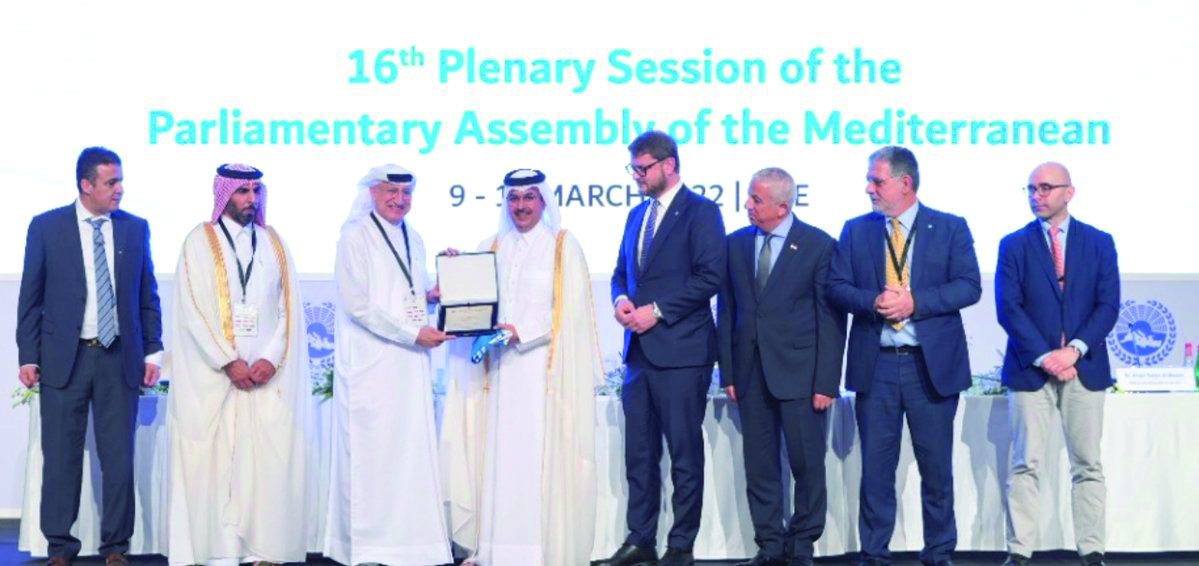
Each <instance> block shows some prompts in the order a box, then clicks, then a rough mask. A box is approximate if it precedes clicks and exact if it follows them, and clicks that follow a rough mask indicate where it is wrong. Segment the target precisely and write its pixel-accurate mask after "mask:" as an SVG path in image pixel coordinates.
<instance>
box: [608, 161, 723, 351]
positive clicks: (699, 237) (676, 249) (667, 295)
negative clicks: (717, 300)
mask: <svg viewBox="0 0 1199 566" xmlns="http://www.w3.org/2000/svg"><path fill="white" fill-rule="evenodd" d="M650 202H651V201H650V199H645V200H643V201H642V202H641V204H639V205H637V206H635V207H633V210H631V211H629V216H628V219H627V220H626V222H625V229H624V238H623V239H622V240H621V242H620V250H619V252H618V253H617V256H616V269H614V270H613V271H612V300H616V298H617V297H619V296H621V295H625V296H627V297H628V298H629V300H630V301H632V302H633V304H634V305H636V306H638V307H640V306H643V305H648V304H651V303H657V304H658V309H659V310H661V311H662V319H661V320H659V321H658V323H657V324H656V325H654V327H653V328H651V329H649V331H647V332H646V333H644V334H642V335H640V336H639V338H638V341H639V342H638V343H639V345H640V347H641V349H642V351H643V352H644V353H645V357H646V358H648V359H649V361H650V362H651V363H653V364H654V365H656V366H659V367H665V368H674V367H691V366H702V365H711V364H712V363H714V362H715V361H716V325H715V324H714V323H713V322H712V308H711V300H712V296H713V295H715V294H716V292H717V291H718V290H719V289H720V281H721V272H722V271H723V268H724V221H723V220H721V218H720V209H719V208H717V207H716V203H714V202H712V201H710V200H708V199H706V198H704V197H702V196H700V195H698V194H695V193H694V192H692V191H691V190H690V189H688V188H687V186H686V185H683V186H682V187H681V188H680V189H679V192H678V194H676V195H675V197H674V200H673V201H671V203H670V208H668V209H666V210H665V211H662V212H661V216H660V217H659V218H658V221H657V228H656V230H655V231H654V239H653V242H651V244H650V249H649V257H648V260H647V261H646V264H645V265H644V266H640V267H639V266H638V265H637V241H638V240H639V239H640V238H641V224H642V222H643V221H644V218H645V215H646V213H647V211H648V210H649V206H650ZM631 337H632V332H631V331H629V330H625V333H624V357H625V361H626V362H627V361H628V354H629V340H630V338H631Z"/></svg>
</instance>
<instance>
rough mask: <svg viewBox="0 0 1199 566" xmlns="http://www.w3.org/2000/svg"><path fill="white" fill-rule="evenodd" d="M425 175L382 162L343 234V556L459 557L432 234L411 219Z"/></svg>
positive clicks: (338, 455) (336, 443)
mask: <svg viewBox="0 0 1199 566" xmlns="http://www.w3.org/2000/svg"><path fill="white" fill-rule="evenodd" d="M415 186H416V179H415V177H413V175H412V173H410V172H409V171H407V170H406V169H404V168H402V167H400V166H398V165H383V166H380V167H375V168H374V169H371V170H370V172H369V173H367V175H366V177H364V178H363V179H362V180H361V181H359V183H358V198H357V200H356V201H355V202H354V205H353V207H352V208H351V210H350V216H349V219H347V220H346V222H345V224H344V225H343V226H342V229H341V239H340V240H339V241H338V243H337V260H336V264H335V266H334V275H335V277H336V279H337V296H338V309H337V330H336V334H335V335H336V336H337V340H336V346H335V355H336V357H335V360H334V381H333V404H334V405H333V413H334V417H333V477H332V479H331V482H330V488H329V489H330V491H329V518H328V527H327V536H326V539H325V552H324V554H325V556H327V557H329V558H332V559H333V560H336V561H338V562H340V563H342V564H365V563H382V564H387V565H388V566H404V565H409V564H411V565H422V566H427V565H430V564H445V563H449V562H452V560H451V558H450V546H449V541H448V538H447V536H446V531H445V520H444V518H443V507H442V498H441V490H440V486H439V484H438V471H437V430H436V425H435V421H434V415H433V378H432V368H431V361H430V358H429V349H431V348H434V347H436V346H438V345H439V344H441V343H442V342H444V341H446V340H448V339H449V338H450V337H449V336H447V335H446V334H445V333H443V332H441V331H439V330H437V329H436V328H432V327H430V326H429V325H428V311H427V305H428V303H429V302H430V301H431V300H435V299H436V292H435V291H433V289H432V287H433V286H432V285H430V284H429V278H428V275H427V274H426V268H425V244H424V242H423V241H422V240H421V237H420V234H418V233H417V232H416V230H414V229H413V228H412V227H411V226H409V225H408V222H407V221H405V217H406V216H407V214H408V211H409V210H410V208H411V205H412V191H413V189H414V188H415Z"/></svg>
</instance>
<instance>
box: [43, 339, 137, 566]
mask: <svg viewBox="0 0 1199 566" xmlns="http://www.w3.org/2000/svg"><path fill="white" fill-rule="evenodd" d="M38 397H39V398H40V399H39V402H40V403H41V416H42V454H43V458H44V460H43V464H42V506H41V514H42V518H41V527H42V534H43V535H45V537H46V541H47V543H48V544H49V554H50V556H67V557H73V556H76V555H78V554H79V550H80V543H79V539H78V538H75V537H74V536H72V535H71V526H72V525H73V524H74V523H75V519H76V518H77V517H78V516H79V494H80V490H81V486H82V483H83V445H84V442H85V440H86V436H87V421H88V418H87V417H88V408H89V406H90V408H91V410H92V413H93V415H94V417H93V419H92V421H93V424H94V427H95V438H96V455H97V456H98V457H99V460H100V473H101V476H102V478H103V480H102V483H101V494H102V501H101V515H100V548H99V550H100V555H101V556H104V555H107V554H108V553H110V552H127V551H128V550H129V537H131V536H133V524H134V491H133V489H134V488H133V442H134V441H133V435H134V426H135V424H136V420H137V399H138V391H137V389H134V388H131V387H129V385H128V384H127V383H126V382H125V379H124V376H123V375H121V343H120V338H118V339H117V341H115V342H113V343H112V345H110V346H109V348H108V349H103V348H92V347H88V346H86V345H85V344H84V343H83V342H79V347H78V350H77V352H76V354H75V365H74V367H72V368H71V377H70V380H69V381H67V385H66V387H62V388H57V387H49V386H47V385H45V384H42V386H41V393H40V395H38Z"/></svg>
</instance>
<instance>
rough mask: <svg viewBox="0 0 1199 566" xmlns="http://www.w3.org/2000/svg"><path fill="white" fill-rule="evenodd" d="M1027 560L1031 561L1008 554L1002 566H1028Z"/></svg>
mask: <svg viewBox="0 0 1199 566" xmlns="http://www.w3.org/2000/svg"><path fill="white" fill-rule="evenodd" d="M1029 560H1031V559H1030V558H1028V557H1025V556H1020V555H1019V554H1009V555H1007V560H1004V561H1003V564H1002V566H1028V562H1029Z"/></svg>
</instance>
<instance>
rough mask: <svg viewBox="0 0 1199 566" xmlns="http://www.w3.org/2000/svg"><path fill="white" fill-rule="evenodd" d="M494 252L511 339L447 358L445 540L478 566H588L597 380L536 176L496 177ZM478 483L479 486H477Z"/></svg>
mask: <svg viewBox="0 0 1199 566" xmlns="http://www.w3.org/2000/svg"><path fill="white" fill-rule="evenodd" d="M504 199H505V203H506V204H507V206H506V208H505V209H504V210H503V211H502V212H501V218H500V230H499V232H498V233H497V234H496V235H495V236H492V237H490V238H488V239H487V240H485V241H484V242H483V243H482V244H480V246H479V250H480V251H487V250H491V251H494V252H496V254H497V264H498V277H499V292H500V311H499V317H498V318H499V320H500V321H501V322H500V323H499V324H498V325H497V329H498V330H502V331H503V332H505V333H506V334H507V335H508V336H509V340H508V342H507V344H506V345H504V346H502V347H501V348H500V349H499V350H493V351H491V352H489V354H488V356H487V359H486V360H485V361H484V363H483V364H472V363H471V361H470V348H468V347H467V346H468V344H467V342H468V341H466V340H463V341H461V342H462V343H459V344H455V345H454V347H453V348H452V349H451V356H450V360H449V361H448V362H447V376H448V380H449V383H448V386H447V397H446V414H445V419H444V423H443V430H442V444H441V449H442V454H441V458H442V472H443V478H444V479H443V482H444V484H445V487H446V497H447V510H448V511H447V512H448V514H449V517H448V518H449V521H450V525H449V526H450V531H451V536H452V538H453V541H454V543H456V544H457V545H458V546H459V547H461V548H462V549H463V550H465V551H467V552H468V553H469V554H470V556H469V558H468V559H467V563H468V564H477V565H479V566H504V565H513V566H538V565H544V566H557V565H560V564H588V563H589V562H590V556H591V545H592V540H593V538H594V531H595V442H594V432H595V417H594V413H595V386H596V384H597V383H598V382H599V380H600V377H601V376H602V374H603V367H602V363H601V361H600V359H601V358H600V355H599V350H598V342H597V341H596V334H595V312H594V302H593V300H592V298H591V279H590V274H589V271H588V269H587V262H586V260H585V259H584V257H583V252H582V249H581V248H580V247H579V244H578V242H577V241H576V240H575V239H574V237H573V236H572V235H571V234H570V233H568V232H566V231H565V230H561V229H560V228H559V227H560V225H561V222H560V220H559V216H558V208H557V205H556V203H555V202H554V200H553V192H552V190H551V189H550V188H549V186H548V185H547V184H546V183H545V175H544V174H543V173H541V172H540V171H536V170H530V169H520V170H516V171H513V172H511V173H509V174H508V175H507V176H506V177H505V178H504ZM479 486H481V489H477V488H478V487H479Z"/></svg>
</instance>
